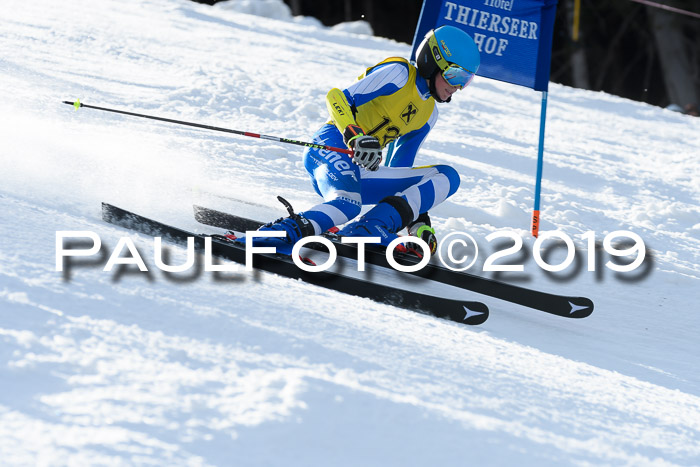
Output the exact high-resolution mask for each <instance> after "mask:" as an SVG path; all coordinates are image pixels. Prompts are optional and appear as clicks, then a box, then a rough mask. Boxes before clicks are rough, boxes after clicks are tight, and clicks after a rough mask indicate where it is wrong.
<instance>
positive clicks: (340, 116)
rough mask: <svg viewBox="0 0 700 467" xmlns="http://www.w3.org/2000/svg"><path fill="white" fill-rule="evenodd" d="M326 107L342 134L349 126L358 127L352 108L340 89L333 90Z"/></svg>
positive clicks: (329, 94)
mask: <svg viewBox="0 0 700 467" xmlns="http://www.w3.org/2000/svg"><path fill="white" fill-rule="evenodd" d="M326 107H327V108H328V112H329V113H330V114H331V119H332V120H333V123H335V126H336V128H338V129H339V130H340V132H341V133H342V132H343V131H345V128H347V126H348V125H357V122H355V116H354V115H353V112H352V108H351V107H350V104H348V101H347V99H346V98H345V94H343V91H341V90H340V89H338V88H333V89H331V90H330V91H328V94H327V95H326Z"/></svg>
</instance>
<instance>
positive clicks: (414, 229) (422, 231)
mask: <svg viewBox="0 0 700 467" xmlns="http://www.w3.org/2000/svg"><path fill="white" fill-rule="evenodd" d="M408 235H410V236H412V237H418V238H420V239H421V240H423V241H424V242H425V243H427V244H428V247H430V254H435V252H436V251H437V237H436V236H435V229H433V228H432V227H431V225H430V217H429V216H428V213H427V212H424V213H423V214H421V215H420V216H418V219H416V220H415V221H413V223H412V224H410V225H409V226H408ZM406 248H408V249H409V250H410V249H413V250H416V251H422V250H421V249H420V246H418V245H416V244H413V243H407V244H406Z"/></svg>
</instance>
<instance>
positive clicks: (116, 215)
mask: <svg viewBox="0 0 700 467" xmlns="http://www.w3.org/2000/svg"><path fill="white" fill-rule="evenodd" d="M102 219H103V220H104V221H106V222H109V223H111V224H115V225H119V226H122V227H126V228H128V229H132V230H135V231H138V232H142V233H145V234H148V235H153V236H161V237H168V238H170V239H171V240H172V241H174V242H177V243H185V242H186V241H187V238H188V237H193V238H194V239H195V246H196V248H199V249H203V248H204V241H205V238H207V237H208V236H207V235H201V234H196V233H193V232H188V231H186V230H183V229H180V228H177V227H173V226H170V225H167V224H164V223H162V222H158V221H155V220H153V219H149V218H146V217H143V216H140V215H138V214H135V213H133V212H130V211H126V210H124V209H121V208H118V207H116V206H113V205H111V204H107V203H102ZM211 239H212V240H211V241H212V254H213V255H215V256H218V257H220V258H224V259H229V260H232V261H235V262H237V263H240V264H245V245H243V244H241V243H236V242H232V241H230V240H227V239H225V238H221V237H217V236H212V237H211ZM253 258H254V260H253V267H254V268H255V269H259V270H262V271H267V272H272V273H275V274H279V275H281V276H285V277H290V278H293V279H301V280H303V281H304V282H308V283H310V284H314V285H318V286H321V287H325V288H328V289H333V290H336V291H338V292H343V293H346V294H349V295H356V296H358V297H364V298H369V299H371V300H373V301H375V302H379V303H386V304H389V305H394V306H397V307H400V308H405V309H408V310H412V311H417V312H420V313H424V314H429V315H432V316H436V317H438V318H444V319H448V320H451V321H455V322H458V323H462V324H470V325H476V324H482V323H483V322H485V321H486V319H487V318H488V316H489V310H488V307H487V306H486V305H485V304H483V303H481V302H474V301H466V300H453V299H448V298H443V297H435V296H431V295H427V294H422V293H419V292H415V291H411V290H403V289H398V288H395V287H391V286H387V285H384V284H377V283H373V282H367V281H363V280H360V279H357V278H354V277H347V276H343V275H341V274H336V273H333V272H328V271H323V272H306V271H303V270H302V269H300V268H298V267H297V265H296V264H294V262H293V261H292V259H291V257H289V256H286V255H279V254H277V255H268V254H256V255H254V257H253Z"/></svg>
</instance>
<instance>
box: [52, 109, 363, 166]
mask: <svg viewBox="0 0 700 467" xmlns="http://www.w3.org/2000/svg"><path fill="white" fill-rule="evenodd" d="M63 103H64V104H68V105H72V106H73V107H75V110H78V109H79V108H80V107H85V108H87V109H95V110H103V111H105V112H113V113H117V114H122V115H130V116H132V117H140V118H149V119H151V120H158V121H160V122H168V123H175V124H177V125H186V126H192V127H195V128H203V129H205V130H213V131H222V132H224V133H233V134H234V135H240V136H249V137H251V138H260V139H266V140H269V141H277V142H279V143H286V144H295V145H297V146H305V147H307V148H316V149H327V150H329V151H334V152H341V153H343V154H348V155H350V156H352V154H353V151H352V150H350V149H348V148H334V147H332V146H325V145H323V144H315V143H308V142H305V141H297V140H294V139H288V138H280V137H278V136H269V135H261V134H258V133H250V132H247V131H241V130H231V129H229V128H221V127H217V126H211V125H203V124H201V123H192V122H183V121H182V120H173V119H171V118H163V117H154V116H153V115H144V114H139V113H135V112H126V111H124V110H116V109H108V108H106V107H98V106H96V105H88V104H83V103H82V102H80V101H79V100H76V101H75V102H70V101H63Z"/></svg>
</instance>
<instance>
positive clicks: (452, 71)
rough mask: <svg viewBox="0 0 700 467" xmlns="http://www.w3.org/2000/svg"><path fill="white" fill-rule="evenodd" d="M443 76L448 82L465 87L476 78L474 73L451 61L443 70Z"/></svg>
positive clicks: (451, 84) (461, 87)
mask: <svg viewBox="0 0 700 467" xmlns="http://www.w3.org/2000/svg"><path fill="white" fill-rule="evenodd" d="M442 77H443V78H445V81H447V84H449V85H450V86H454V87H456V88H459V89H464V88H466V87H467V86H468V85H469V83H471V82H472V80H473V79H474V73H472V72H471V71H469V70H467V69H466V68H462V67H461V66H459V65H455V64H454V63H450V64H449V65H448V67H447V68H446V69H444V70H443V71H442Z"/></svg>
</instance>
